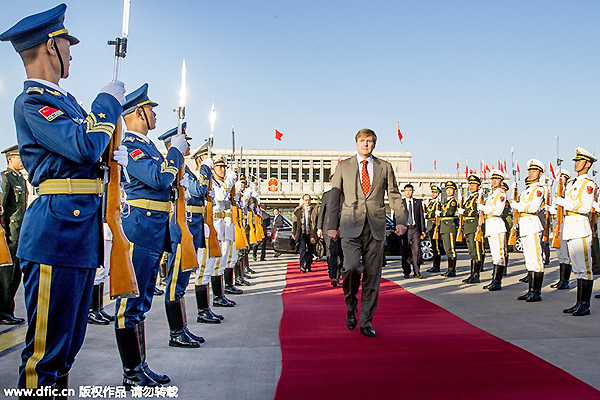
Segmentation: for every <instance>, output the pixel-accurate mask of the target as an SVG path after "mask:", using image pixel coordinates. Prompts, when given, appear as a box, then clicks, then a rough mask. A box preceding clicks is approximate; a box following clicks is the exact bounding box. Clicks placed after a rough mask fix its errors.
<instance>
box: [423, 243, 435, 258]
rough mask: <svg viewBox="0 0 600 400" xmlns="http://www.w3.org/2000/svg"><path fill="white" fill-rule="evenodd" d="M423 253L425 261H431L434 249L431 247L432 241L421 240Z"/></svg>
mask: <svg viewBox="0 0 600 400" xmlns="http://www.w3.org/2000/svg"><path fill="white" fill-rule="evenodd" d="M421 255H422V256H423V261H429V260H431V259H433V249H432V247H431V241H429V240H421Z"/></svg>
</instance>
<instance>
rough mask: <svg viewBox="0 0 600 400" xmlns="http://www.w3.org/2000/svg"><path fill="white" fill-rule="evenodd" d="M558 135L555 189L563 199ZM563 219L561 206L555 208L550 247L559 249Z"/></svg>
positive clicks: (563, 189)
mask: <svg viewBox="0 0 600 400" xmlns="http://www.w3.org/2000/svg"><path fill="white" fill-rule="evenodd" d="M558 154H559V153H558V135H556V166H557V167H558V186H557V188H556V194H555V196H556V197H565V180H566V177H564V176H563V174H562V168H561V164H562V160H561V159H560V157H559V155H558ZM563 218H564V210H563V206H560V205H557V206H556V226H555V227H554V233H553V235H554V237H553V238H552V247H554V248H555V249H560V240H561V226H562V223H563Z"/></svg>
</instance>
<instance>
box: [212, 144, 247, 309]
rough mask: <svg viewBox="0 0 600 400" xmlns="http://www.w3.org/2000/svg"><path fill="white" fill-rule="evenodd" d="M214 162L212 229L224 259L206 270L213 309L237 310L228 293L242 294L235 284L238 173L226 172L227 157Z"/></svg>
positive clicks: (217, 157)
mask: <svg viewBox="0 0 600 400" xmlns="http://www.w3.org/2000/svg"><path fill="white" fill-rule="evenodd" d="M213 161H214V167H213V174H212V187H211V190H210V193H209V195H210V196H211V199H212V203H213V215H212V217H213V226H214V228H215V230H216V231H217V239H218V240H219V243H220V245H221V257H211V258H209V259H208V261H207V268H209V270H212V277H211V285H212V289H213V306H215V307H234V306H235V305H236V303H235V301H233V300H229V299H228V298H227V297H226V296H225V293H227V294H242V293H243V291H242V290H241V289H238V288H237V287H235V286H234V284H233V266H234V265H235V263H236V261H237V250H236V248H235V227H234V225H233V221H232V215H231V199H230V196H231V193H230V192H231V189H232V188H233V187H234V185H235V178H236V174H235V172H234V171H232V170H227V161H226V159H225V156H222V155H219V156H215V158H214V159H213ZM223 276H225V287H223Z"/></svg>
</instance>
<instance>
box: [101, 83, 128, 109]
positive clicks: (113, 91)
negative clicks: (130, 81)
mask: <svg viewBox="0 0 600 400" xmlns="http://www.w3.org/2000/svg"><path fill="white" fill-rule="evenodd" d="M100 93H108V94H110V95H111V96H112V97H114V98H115V99H117V101H118V102H119V104H121V105H123V104H125V84H124V83H123V82H121V81H114V82H111V83H109V84H108V85H106V86H104V87H103V88H102V89H101V90H100Z"/></svg>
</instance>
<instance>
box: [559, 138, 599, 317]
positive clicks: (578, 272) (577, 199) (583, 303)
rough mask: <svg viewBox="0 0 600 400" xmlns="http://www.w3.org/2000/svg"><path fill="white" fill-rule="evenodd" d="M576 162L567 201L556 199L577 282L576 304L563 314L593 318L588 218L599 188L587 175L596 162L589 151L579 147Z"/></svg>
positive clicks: (590, 232) (565, 198)
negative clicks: (560, 210)
mask: <svg viewBox="0 0 600 400" xmlns="http://www.w3.org/2000/svg"><path fill="white" fill-rule="evenodd" d="M575 152H576V155H575V158H573V161H575V172H576V173H577V178H575V179H574V180H573V181H572V182H570V183H569V184H568V185H567V187H566V190H565V197H564V198H562V197H556V198H555V202H556V204H557V205H559V206H562V207H564V211H565V219H564V222H563V223H564V228H563V232H562V238H563V239H564V240H566V242H567V248H568V251H569V258H570V259H571V264H572V266H573V272H574V273H575V277H576V278H577V302H576V303H575V305H574V306H573V307H569V308H567V309H565V310H563V312H564V313H566V314H573V316H582V315H589V314H590V300H591V297H592V286H593V284H594V274H593V272H592V228H591V226H590V219H589V218H588V214H589V213H590V212H594V208H593V207H594V202H595V194H596V190H597V187H596V184H595V183H594V181H592V180H591V179H590V178H589V177H588V175H587V172H588V170H589V169H590V168H591V167H592V164H593V163H594V162H595V161H596V157H594V155H593V154H592V153H590V152H589V151H587V150H585V149H583V148H581V147H578V148H577V149H576V150H575Z"/></svg>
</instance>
